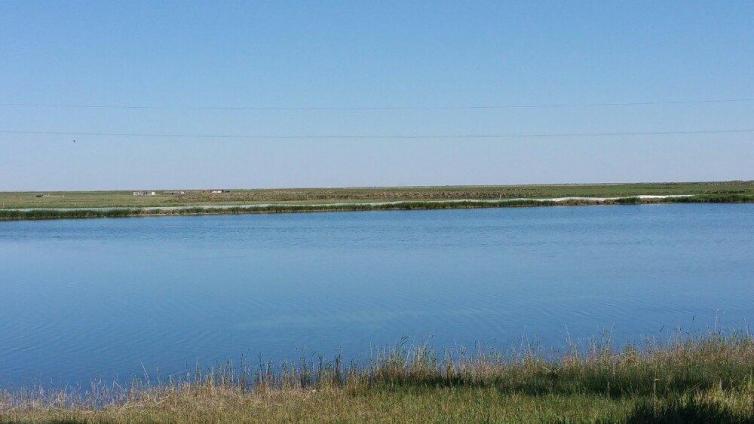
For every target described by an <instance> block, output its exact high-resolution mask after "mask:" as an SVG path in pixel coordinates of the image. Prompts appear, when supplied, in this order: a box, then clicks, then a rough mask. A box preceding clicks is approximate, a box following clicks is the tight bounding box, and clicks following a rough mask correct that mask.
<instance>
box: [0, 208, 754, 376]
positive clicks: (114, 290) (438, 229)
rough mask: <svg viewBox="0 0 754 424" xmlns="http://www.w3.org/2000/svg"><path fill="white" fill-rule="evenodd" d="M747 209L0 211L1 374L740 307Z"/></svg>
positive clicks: (308, 349) (455, 341) (749, 246)
mask: <svg viewBox="0 0 754 424" xmlns="http://www.w3.org/2000/svg"><path fill="white" fill-rule="evenodd" d="M753 300H754V205H645V206H605V207H600V206H588V207H554V208H520V209H475V210H438V211H396V212H353V213H348V212H343V213H321V214H319V213H317V214H314V213H312V214H284V215H245V216H202V217H159V218H127V219H96V220H59V221H44V222H0V387H17V386H28V385H34V384H46V385H50V384H51V385H62V384H73V385H76V384H86V383H88V382H89V381H91V380H92V379H102V380H103V381H111V380H112V379H114V378H117V379H118V380H120V381H124V380H125V381H128V379H129V378H130V377H132V376H134V375H138V376H141V375H143V374H144V370H147V372H149V373H150V376H154V375H162V376H166V375H168V374H170V373H173V372H178V371H183V370H186V369H187V368H191V367H193V366H194V365H195V364H197V363H199V364H202V365H212V364H215V363H218V362H220V361H224V360H228V359H238V358H239V357H240V356H241V355H245V356H246V357H251V358H257V356H258V355H260V354H261V355H262V357H263V358H264V359H268V360H273V361H279V360H284V359H296V358H298V357H300V356H301V355H302V354H304V355H310V354H315V353H322V354H325V355H326V356H332V355H334V354H336V353H343V354H344V355H346V357H348V358H357V359H358V358H361V359H364V358H368V357H369V355H370V352H372V351H373V350H374V349H375V348H379V347H384V346H385V345H388V344H395V343H397V342H399V341H400V340H401V338H402V337H404V336H405V337H409V338H412V339H413V340H418V341H427V340H428V341H429V342H430V343H433V344H435V345H436V346H439V347H453V346H459V345H465V346H472V347H473V346H474V345H475V344H477V343H479V344H482V345H484V346H487V347H490V348H500V349H507V348H510V347H515V346H518V345H520V344H521V343H522V342H526V343H531V342H536V343H538V344H540V345H541V346H545V347H553V348H556V347H563V345H564V344H565V342H566V340H567V339H571V340H575V341H580V340H581V341H583V340H585V339H587V338H589V337H593V336H599V335H600V334H602V333H604V332H606V331H607V332H609V334H610V335H611V337H612V338H613V340H614V341H615V343H616V344H621V343H625V342H636V341H641V340H643V339H644V338H646V337H654V338H660V339H663V338H668V337H670V334H671V333H672V332H674V331H678V330H679V329H680V330H681V331H688V332H691V333H694V332H700V331H704V330H706V329H709V328H714V326H718V327H720V328H726V329H746V328H747V327H748V325H749V323H750V322H751V321H752V319H754V306H753V305H754V302H753Z"/></svg>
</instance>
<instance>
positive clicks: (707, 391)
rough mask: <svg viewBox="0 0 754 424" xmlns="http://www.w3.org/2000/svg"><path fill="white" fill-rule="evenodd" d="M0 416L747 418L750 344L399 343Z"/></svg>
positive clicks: (53, 398) (103, 393)
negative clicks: (366, 352)
mask: <svg viewBox="0 0 754 424" xmlns="http://www.w3.org/2000/svg"><path fill="white" fill-rule="evenodd" d="M417 408H419V410H417ZM433 408H440V410H441V412H442V408H444V411H445V412H444V413H439V414H438V413H437V411H436V410H434V409H433ZM407 411H413V412H412V414H413V415H410V416H409V415H406V414H408V412H407ZM0 417H1V418H0V422H3V420H5V421H6V422H7V421H14V420H15V421H24V420H26V421H34V420H46V419H49V420H52V419H71V420H73V421H71V422H161V421H187V422H204V421H206V420H207V419H210V418H211V421H216V422H221V421H226V422H240V421H248V422H271V421H279V422H286V421H292V420H293V421H306V420H305V419H304V418H308V419H309V420H311V421H320V420H323V421H328V420H330V421H340V422H346V421H349V422H363V421H370V420H372V421H383V420H385V421H388V420H392V421H406V422H409V421H410V422H429V421H438V420H439V421H447V420H448V418H449V417H455V418H457V419H460V420H477V419H478V420H479V421H484V419H483V418H485V417H486V418H487V419H490V420H491V421H495V420H500V421H506V422H510V421H511V420H512V421H527V420H529V421H531V422H541V421H542V419H544V418H547V419H549V420H551V421H557V420H560V421H561V422H562V421H564V420H565V421H568V420H571V421H590V422H754V340H753V339H752V338H751V337H750V336H721V335H711V336H708V337H705V338H701V339H695V340H683V341H676V342H673V343H671V344H668V345H648V346H645V347H644V348H642V349H638V348H635V347H626V348H624V349H622V350H613V349H612V348H610V347H609V345H607V344H605V345H601V344H594V345H592V346H591V347H590V348H588V349H586V350H578V349H572V350H570V351H569V352H568V353H567V354H565V355H564V356H562V357H560V358H558V359H549V360H548V359H544V358H543V357H542V356H541V355H538V354H536V353H535V352H533V351H531V350H526V351H523V352H520V353H517V354H511V355H501V354H489V353H487V354H485V353H475V354H466V353H463V352H460V353H458V352H457V353H453V354H451V353H448V352H446V353H443V354H439V353H438V352H437V351H434V350H432V349H430V348H429V347H427V346H416V347H408V346H405V345H399V346H397V347H394V348H391V349H386V350H384V351H382V352H381V353H380V354H378V355H377V356H376V357H375V359H374V360H373V361H371V362H370V363H369V364H367V365H366V366H358V365H356V364H353V363H345V362H344V361H343V360H342V359H341V358H340V357H336V358H335V359H333V360H331V361H324V360H322V359H319V360H316V361H310V360H301V361H300V362H297V363H287V364H281V365H279V366H273V365H272V364H269V363H261V362H260V363H257V364H254V365H251V364H241V365H239V366H232V365H230V364H225V365H221V366H218V367H216V368H214V369H211V370H208V371H203V372H200V371H198V370H196V371H194V372H191V373H187V374H186V375H185V376H183V377H181V378H175V379H170V380H169V381H167V382H161V383H159V384H154V382H149V381H140V382H134V384H132V385H131V386H130V387H128V388H120V387H112V386H111V387H109V388H106V389H105V388H102V387H101V386H96V385H95V386H93V389H92V390H91V391H90V392H88V393H84V394H78V395H77V394H72V393H64V392H52V393H45V392H43V391H34V392H31V393H30V392H27V393H6V394H5V395H3V396H0ZM98 420H99V421H98ZM679 420H680V421H679ZM710 420H714V421H710ZM448 422H450V421H448Z"/></svg>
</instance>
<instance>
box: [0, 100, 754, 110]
mask: <svg viewBox="0 0 754 424" xmlns="http://www.w3.org/2000/svg"><path fill="white" fill-rule="evenodd" d="M750 102H754V97H743V98H732V99H688V100H648V101H636V102H599V103H523V104H508V105H470V106H332V107H331V106H196V105H183V106H180V105H173V106H169V105H128V104H76V103H0V107H17V108H54V109H122V110H128V109H131V110H166V109H177V110H217V111H404V110H405V111H407V110H503V109H554V108H593V107H631V106H659V105H692V104H720V103H750Z"/></svg>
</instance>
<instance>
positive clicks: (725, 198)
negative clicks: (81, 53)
mask: <svg viewBox="0 0 754 424" xmlns="http://www.w3.org/2000/svg"><path fill="white" fill-rule="evenodd" d="M752 202H754V195H747V194H726V195H709V194H708V195H694V196H688V197H667V198H650V199H647V198H640V197H621V198H612V199H588V198H580V199H568V200H546V199H545V200H543V199H539V200H537V199H507V200H506V199H502V200H448V201H442V200H440V201H437V200H429V201H410V202H407V201H398V202H383V203H333V204H266V205H244V206H216V205H215V206H191V207H174V208H159V207H146V208H112V209H30V210H18V209H0V220H6V221H9V220H43V219H83V218H122V217H135V216H177V215H239V214H271V213H302V212H338V211H341V212H342V211H385V210H431V209H469V208H505V207H542V206H584V205H629V204H630V205H638V204H651V203H752Z"/></svg>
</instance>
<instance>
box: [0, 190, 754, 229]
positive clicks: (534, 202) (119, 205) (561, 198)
mask: <svg viewBox="0 0 754 424" xmlns="http://www.w3.org/2000/svg"><path fill="white" fill-rule="evenodd" d="M145 193H146V194H145V195H134V194H133V192H131V191H113V192H44V193H42V192H19V193H13V192H3V193H0V220H2V219H5V220H14V219H55V218H97V217H123V216H157V215H199V214H244V213H285V212H320V211H325V212H327V211H363V210H410V209H448V208H478V207H521V206H569V205H590V204H640V203H671V202H672V203H689V202H692V203H693V202H714V203H741V202H754V182H743V181H729V182H706V183H644V184H597V185H529V186H458V187H398V188H340V189H279V190H278V189H264V190H262V189H260V190H223V191H222V192H219V193H213V192H212V191H211V190H168V191H154V195H152V191H147V192H145Z"/></svg>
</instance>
